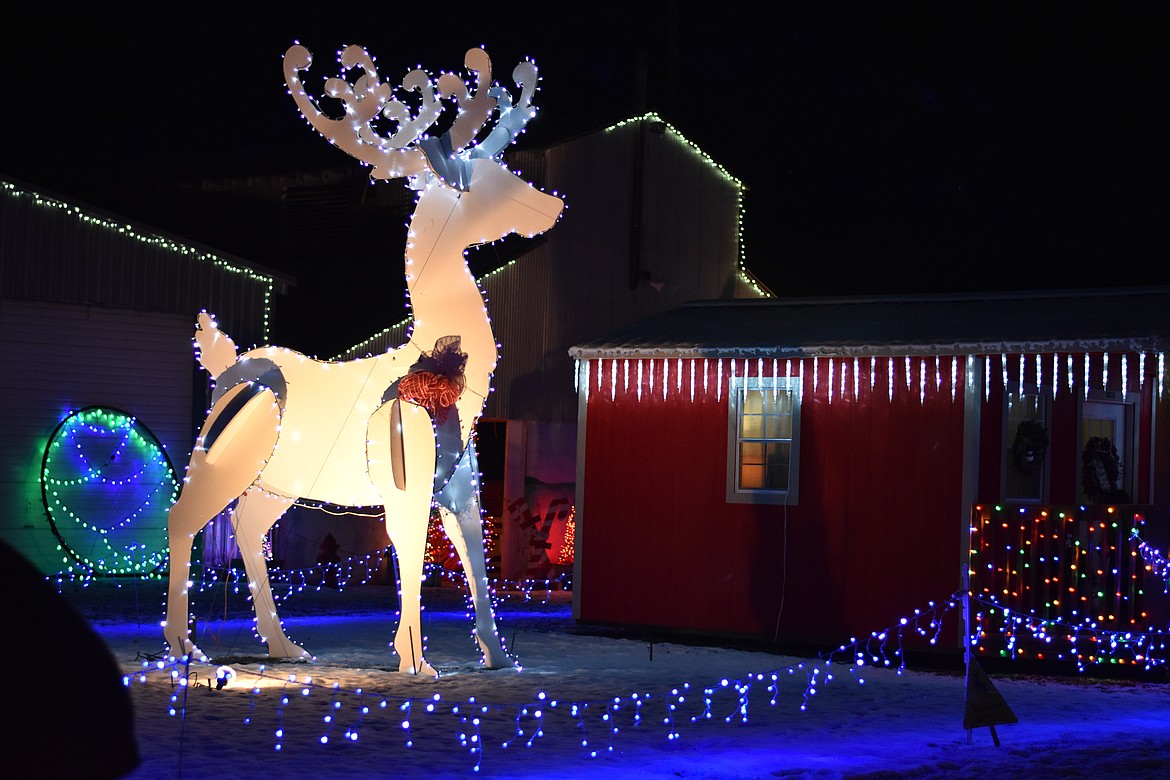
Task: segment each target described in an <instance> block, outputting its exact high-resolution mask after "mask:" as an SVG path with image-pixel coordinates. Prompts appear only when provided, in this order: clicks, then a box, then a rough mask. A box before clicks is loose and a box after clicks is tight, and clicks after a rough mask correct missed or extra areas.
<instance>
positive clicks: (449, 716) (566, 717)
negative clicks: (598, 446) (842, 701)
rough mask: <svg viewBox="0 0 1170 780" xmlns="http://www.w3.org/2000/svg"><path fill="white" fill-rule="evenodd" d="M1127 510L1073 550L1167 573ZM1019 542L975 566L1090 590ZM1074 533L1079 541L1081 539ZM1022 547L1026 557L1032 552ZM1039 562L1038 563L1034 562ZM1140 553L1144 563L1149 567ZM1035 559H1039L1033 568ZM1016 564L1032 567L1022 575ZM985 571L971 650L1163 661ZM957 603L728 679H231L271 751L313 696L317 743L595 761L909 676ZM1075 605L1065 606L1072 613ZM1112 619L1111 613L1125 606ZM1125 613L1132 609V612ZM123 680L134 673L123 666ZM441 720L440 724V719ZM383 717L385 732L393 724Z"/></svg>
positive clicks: (1145, 639)
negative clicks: (421, 688) (890, 676)
mask: <svg viewBox="0 0 1170 780" xmlns="http://www.w3.org/2000/svg"><path fill="white" fill-rule="evenodd" d="M986 509H987V510H988V512H987V514H986V516H984V517H982V518H981V517H980V516H978V515H977V516H976V518H975V521H974V525H973V529H975V530H977V529H978V528H980V527H981V526H983V524H984V523H983V521H986V523H987V525H989V526H995V527H996V529H997V530H998V531H1001V532H1004V531H1011V532H1012V534H1017V535H1018V534H1020V533H1021V531H1020V530H1019V525H1020V523H1021V521H1026V522H1024V523H1023V527H1024V528H1025V529H1026V530H1027V532H1028V535H1029V538H1031V535H1033V534H1034V535H1035V539H1036V540H1043V539H1046V538H1047V536H1045V534H1047V535H1051V533H1050V531H1046V532H1041V531H1039V530H1036V529H1035V528H1033V526H1043V525H1045V524H1046V523H1053V524H1055V525H1056V527H1057V528H1058V529H1060V528H1061V527H1063V525H1065V524H1067V525H1076V524H1077V523H1075V522H1071V521H1068V520H1066V518H1065V517H1063V516H1061V515H1060V513H1059V512H1053V511H1052V510H1050V509H1044V508H1036V507H1032V508H1031V509H1030V510H1028V511H1026V512H1020V511H1018V510H1017V509H1012V510H1011V513H1010V514H1009V515H1007V517H1010V518H1011V520H1010V521H1009V520H1007V519H1006V518H1005V517H1004V516H1003V515H1002V513H1003V512H1004V508H1003V507H994V508H993V507H988V508H986ZM1081 509H1082V510H1085V508H1081ZM1094 509H1095V510H1096V512H1097V514H1096V515H1094V516H1095V517H1098V516H1099V517H1104V518H1115V517H1116V516H1117V510H1116V509H1115V508H1112V507H1108V508H1105V507H1098V508H1094ZM992 510H999V512H1000V513H1001V514H999V515H997V514H995V512H994V511H992ZM1085 511H1087V510H1085ZM1015 515H1019V516H1020V517H1015ZM1033 515H1034V516H1033ZM1132 519H1133V520H1134V525H1133V527H1132V528H1128V527H1126V523H1124V522H1122V521H1121V519H1120V518H1118V519H1116V520H1101V519H1097V520H1096V521H1095V522H1094V523H1092V524H1089V523H1087V521H1086V523H1084V524H1082V525H1085V526H1086V527H1087V528H1088V529H1089V531H1090V532H1089V533H1088V535H1087V536H1086V538H1084V539H1080V540H1074V542H1073V543H1070V545H1069V546H1070V548H1071V550H1072V552H1071V553H1070V556H1071V558H1070V559H1071V560H1072V561H1079V562H1080V563H1081V564H1083V563H1088V562H1089V561H1097V560H1098V558H1101V556H1106V555H1112V556H1114V558H1116V559H1117V560H1128V561H1131V562H1132V561H1134V560H1138V561H1139V562H1138V564H1136V565H1137V566H1138V567H1139V568H1141V569H1142V571H1144V572H1146V573H1147V574H1153V575H1157V576H1158V577H1159V578H1160V579H1161V580H1162V581H1163V584H1164V583H1165V582H1166V581H1167V580H1168V579H1170V562H1168V561H1167V559H1166V557H1165V556H1164V555H1163V554H1162V553H1160V552H1159V551H1157V550H1156V549H1154V548H1153V547H1152V546H1150V545H1149V544H1147V543H1146V542H1145V541H1144V540H1142V539H1141V537H1140V528H1141V524H1142V518H1141V517H1140V516H1134V518H1132ZM1037 520H1038V521H1039V522H1036V521H1037ZM1102 523H1104V527H1102ZM1114 523H1116V525H1114ZM1061 538H1062V539H1063V538H1064V537H1063V536H1061ZM1017 540H1018V536H1011V535H1009V536H1008V537H1004V536H1003V534H1002V533H1001V534H1000V535H998V536H997V535H996V534H992V533H986V532H985V533H984V534H982V535H981V534H978V533H973V541H972V571H973V572H974V571H975V570H976V569H978V568H979V567H980V565H984V562H985V561H993V563H992V567H993V568H995V567H996V566H997V565H998V566H999V568H1000V569H1001V571H1000V572H999V574H1000V577H1001V579H1000V580H997V581H996V583H997V585H999V586H1002V585H1004V584H1006V585H1007V591H1008V595H1011V594H1012V593H1013V588H1014V589H1015V591H1014V592H1015V593H1017V594H1019V593H1032V592H1033V590H1032V589H1033V587H1034V586H1035V584H1036V583H1041V584H1044V579H1045V577H1044V575H1045V573H1047V574H1048V578H1049V579H1051V573H1052V572H1051V571H1050V570H1048V569H1043V567H1042V566H1040V565H1039V564H1041V563H1056V564H1058V566H1057V568H1058V569H1069V570H1070V571H1074V572H1077V575H1076V577H1074V578H1072V579H1066V580H1061V581H1060V584H1061V587H1063V588H1065V592H1068V590H1067V589H1068V588H1069V587H1070V583H1071V586H1072V587H1073V588H1074V592H1077V593H1081V591H1078V590H1077V588H1081V589H1082V591H1083V590H1084V588H1087V587H1090V586H1092V587H1098V586H1099V583H1097V581H1095V580H1094V579H1093V576H1092V572H1089V571H1085V572H1083V573H1084V575H1085V576H1084V577H1083V578H1081V577H1080V574H1081V573H1082V572H1081V569H1080V568H1074V567H1076V566H1078V565H1079V564H1075V563H1070V562H1069V561H1066V560H1065V559H1063V558H1062V559H1061V560H1059V561H1051V560H1050V558H1051V557H1052V553H1051V550H1050V549H1049V548H1045V547H1043V545H1041V544H1038V543H1036V542H1035V541H1033V542H1032V543H1027V544H1017V543H1015V542H1016V541H1017ZM1116 540H1122V541H1125V542H1127V543H1129V544H1131V546H1132V547H1134V548H1136V549H1133V550H1130V549H1128V548H1124V549H1118V548H1117V545H1116V544H1112V545H1111V544H1110V543H1109V542H1111V541H1116ZM1027 541H1028V539H1025V542H1027ZM1077 541H1079V542H1080V543H1079V544H1077V543H1075V542H1077ZM1062 543H1063V542H1062ZM993 544H994V545H996V547H995V549H994V552H995V554H994V555H989V552H991V551H992V545H993ZM1020 548H1024V553H1025V554H1024V555H1021V552H1020ZM1082 548H1084V549H1082ZM1130 553H1132V555H1131V554H1130ZM1139 555H1140V559H1138V556H1139ZM1094 556H1097V557H1094ZM1020 559H1026V561H1027V564H1026V565H1025V563H1022V562H1021V560H1020ZM1040 559H1044V560H1043V561H1041V560H1040ZM1033 561H1035V562H1036V565H1035V567H1034V566H1033ZM1141 561H1144V562H1145V563H1144V566H1143V565H1142V564H1141ZM996 562H998V564H997V563H996ZM1033 568H1036V569H1037V570H1038V571H1036V572H1032V569H1033ZM1041 570H1042V571H1041ZM1102 571H1104V570H1103V569H1102ZM1021 572H1029V574H1028V576H1027V577H1025V576H1023V575H1021ZM1119 574H1120V575H1121V576H1118V577H1116V579H1117V580H1118V581H1123V580H1127V578H1129V579H1132V574H1125V573H1124V572H1120V570H1119ZM1004 578H1006V579H1004ZM988 582H990V580H989V579H988V577H987V575H986V574H984V575H983V579H982V580H980V579H979V578H978V577H977V576H973V577H972V590H971V591H970V592H969V594H968V595H967V597H966V605H967V607H968V610H969V611H970V613H971V616H972V626H973V628H974V631H973V634H972V636H971V637H970V638H969V641H970V646H971V648H972V650H973V651H975V652H985V653H992V654H994V653H996V652H997V650H996V647H995V643H996V641H997V638H998V640H1000V641H1002V643H1003V647H1004V650H1003V653H1002V654H1003V656H1004V657H1006V658H1012V659H1015V658H1025V657H1040V656H1039V654H1038V653H1032V652H1031V651H1029V652H1027V653H1025V652H1024V646H1025V645H1027V644H1029V643H1031V644H1036V643H1039V645H1040V646H1041V647H1044V648H1047V649H1046V650H1044V651H1042V652H1044V653H1045V655H1043V656H1042V657H1043V658H1044V659H1047V660H1054V661H1061V662H1068V661H1070V660H1071V661H1073V662H1074V663H1075V664H1076V668H1077V669H1078V670H1079V671H1082V672H1084V671H1086V670H1087V669H1088V668H1089V667H1090V666H1093V665H1102V664H1112V663H1127V664H1144V665H1145V668H1151V667H1153V666H1156V665H1159V664H1161V663H1164V661H1165V632H1162V631H1149V630H1147V631H1140V630H1136V629H1135V630H1115V629H1113V628H1109V627H1106V626H1103V625H1102V624H1101V622H1100V621H1098V620H1097V619H1096V616H1095V615H1090V616H1084V614H1083V613H1085V612H1086V611H1088V612H1095V611H1097V610H1098V609H1099V607H1100V605H1099V604H1093V603H1092V599H1090V598H1089V595H1088V591H1084V601H1081V596H1080V595H1078V596H1077V599H1076V600H1077V603H1078V604H1080V605H1081V606H1080V607H1078V608H1077V610H1076V612H1077V614H1078V615H1081V618H1080V619H1078V620H1070V619H1064V618H1061V617H1059V616H1057V615H1055V613H1053V614H1052V615H1050V616H1049V617H1044V616H1042V615H1039V614H1031V613H1027V612H1024V611H1022V610H1017V609H1013V608H1011V607H1006V606H1004V605H1003V604H1002V603H1000V601H999V600H998V596H997V595H994V594H988V593H986V592H984V590H983V589H982V587H983V585H985V584H987V583H988ZM1081 583H1083V584H1081ZM1049 584H1051V583H1049ZM1001 589H1002V588H1001ZM1100 593H1101V594H1102V595H1101V596H1100V597H1099V598H1104V591H1100ZM1117 593H1120V591H1115V592H1114V598H1115V599H1116V597H1117V596H1116V594H1117ZM998 595H1002V594H998ZM963 605H964V597H963V594H962V593H956V594H953V595H952V596H951V597H950V598H948V599H946V600H944V601H941V602H937V603H936V602H930V603H928V605H927V607H926V608H924V609H918V610H915V611H914V612H913V613H912V614H910V615H908V616H906V617H905V618H903V619H901V620H899V621H898V622H897V623H896V624H894V625H892V626H889V627H887V628H885V629H883V630H880V631H874V632H872V633H871V634H869V636H866V637H862V638H851V639H850V640H849V642H847V643H845V644H842V645H840V646H839V647H838V648H837V649H835V650H834V651H832V652H830V653H827V654H823V655H821V656H820V657H818V658H816V659H803V660H798V661H795V662H792V663H789V664H786V665H784V666H781V667H779V668H775V669H770V670H767V671H761V672H755V673H751V674H747V675H745V676H743V677H740V678H732V677H725V678H722V679H719V680H718V681H716V682H715V683H713V684H710V685H705V686H704V685H695V684H693V683H691V682H684V683H681V684H679V685H676V686H673V687H671V688H669V690H663V691H634V692H625V693H622V694H620V695H614V696H610V697H605V698H600V699H598V700H595V701H568V700H565V699H563V698H558V697H556V696H554V695H553V694H552V692H551V691H547V690H541V691H538V692H537V693H536V694H535V695H534V696H533V697H532V699H531V700H528V701H521V702H510V703H502V702H497V703H490V702H486V701H483V700H482V699H481V698H479V697H474V696H473V697H469V698H468V699H467V700H466V701H450V700H448V699H447V698H445V697H444V696H443V695H442V694H440V693H435V692H433V690H432V691H430V692H428V693H427V694H426V695H424V696H422V697H415V696H398V695H394V694H389V693H377V692H372V691H369V690H366V689H362V688H357V689H355V690H352V691H351V690H346V689H344V688H342V687H341V686H340V685H339V684H337V683H325V682H317V681H314V680H313V678H311V677H306V678H303V679H298V677H297V676H296V675H295V674H293V675H288V676H286V677H283V678H282V677H277V676H274V675H272V674H270V672H269V671H268V670H267V669H266V668H265V667H264V666H259V668H258V670H257V671H256V672H253V673H248V672H242V671H238V672H236V679H237V680H238V679H240V678H248V677H254V678H255V679H254V681H253V682H252V685H251V688H250V691H249V693H248V696H249V710H248V712H249V714H248V716H247V717H246V718H245V720H244V722H245V724H251V723H253V721H254V719H255V716H256V714H257V713H258V712H260V711H261V708H262V705H263V704H264V703H265V702H268V701H270V700H271V698H272V695H273V693H274V692H275V693H276V701H275V709H276V713H275V716H276V723H277V728H276V729H275V730H274V736H275V739H274V742H273V749H274V750H276V751H281V750H283V748H284V745H285V742H284V740H285V736H286V735H285V731H284V727H283V723H284V722H285V715H286V713H287V711H288V710H289V708H292V707H305V706H316V707H319V708H320V712H321V723H322V728H321V729H320V732H319V733H318V734H317V735H316V736H315V737H314V738H315V739H316V740H317V741H318V742H320V743H321V744H326V743H329V742H331V741H334V739H333V736H334V735H335V734H336V733H337V732H338V731H339V730H341V728H342V724H345V730H344V732H343V734H344V739H343V740H341V741H342V742H344V743H346V744H355V745H356V744H363V743H362V741H361V739H360V734H361V733H362V732H363V731H364V730H365V729H366V728H367V727H369V728H375V729H377V728H378V727H379V724H378V720H379V718H384V717H387V716H389V717H390V718H391V720H392V723H391V724H390V725H392V727H393V728H392V731H393V732H394V733H396V734H399V735H400V739H401V745H402V746H403V747H406V748H410V747H413V746H414V745H415V744H416V740H418V739H423V738H425V739H427V740H428V741H429V740H432V739H436V738H441V739H450V740H452V743H453V744H455V745H458V746H459V748H460V749H461V750H464V751H466V752H467V754H468V757H469V761H470V762H471V764H470V767H469V768H470V771H472V772H478V771H480V770H481V767H482V765H483V761H484V753H485V751H486V750H489V749H499V750H508V749H516V748H524V749H536V748H539V746H540V745H541V744H542V742H543V741H544V740H545V739H546V738H548V739H554V740H561V739H564V738H566V736H568V737H569V738H571V739H573V740H575V741H576V742H577V743H578V744H579V745H580V751H581V753H580V754H581V756H582V757H584V758H587V759H588V758H597V757H599V756H601V755H603V754H607V753H612V752H613V751H615V750H616V749H617V748H618V747H620V742H621V738H622V735H623V734H625V733H629V732H638V733H642V734H646V733H647V732H651V733H657V731H658V730H659V729H661V732H662V735H663V736H664V737H665V739H666V740H667V742H675V741H677V740H680V739H683V738H684V732H686V733H687V734H689V733H692V732H693V730H694V729H695V728H699V727H700V726H702V724H705V723H719V722H722V723H725V724H728V725H732V724H739V725H742V724H746V723H748V722H749V719H750V717H751V715H752V712H753V709H758V708H761V707H762V708H763V709H764V711H770V710H771V711H774V710H775V708H777V707H779V706H781V704H782V703H783V701H784V700H785V695H786V693H791V694H792V695H793V697H794V698H795V700H796V703H797V708H798V709H799V710H800V711H802V712H803V711H807V710H808V709H809V708H811V707H812V706H813V704H814V703H815V700H816V697H817V696H819V695H823V694H824V692H825V690H826V689H827V688H828V686H829V685H830V684H831V683H834V682H837V681H838V680H839V679H845V680H847V681H852V682H854V683H855V684H857V685H864V684H865V683H866V679H867V677H866V675H865V670H866V668H867V667H868V668H869V669H875V668H876V669H889V670H892V671H894V672H895V673H896V674H897V675H901V674H903V672H904V671H905V669H906V664H907V659H906V650H907V647H908V645H909V644H913V645H915V646H922V645H923V644H925V645H929V646H938V645H939V644H940V642H943V641H944V637H947V636H950V629H951V628H954V624H953V623H951V621H950V618H951V616H953V615H956V614H957V613H960V612H961V609H960V608H961V607H962V606H963ZM1060 606H1061V605H1059V604H1051V603H1049V604H1048V608H1049V609H1058V608H1059V607H1060ZM1072 611H1073V610H1072V609H1071V608H1069V609H1068V612H1070V613H1071V612H1072ZM1127 614H1129V613H1127ZM1138 614H1140V610H1139V613H1138ZM1113 617H1114V619H1116V618H1117V615H1114V616H1113ZM993 618H994V619H995V620H999V621H1001V622H1002V626H1001V627H999V628H996V627H995V626H993V623H994V620H993ZM1128 619H1135V620H1136V617H1132V618H1127V620H1128ZM1062 643H1068V644H1067V649H1062V648H1060V647H1059V645H1061V644H1062ZM184 663H185V659H181V660H180V661H178V662H175V661H172V662H170V664H168V663H166V662H148V663H144V664H143V670H142V672H141V673H139V674H137V675H135V676H134V679H135V680H137V681H138V682H140V683H147V682H149V680H150V678H151V676H152V675H153V674H154V673H155V672H163V673H166V672H168V671H170V670H172V668H176V669H177V668H179V667H180V666H181V664H184ZM170 674H171V676H172V678H173V680H174V681H175V682H173V683H172V684H173V685H183V686H185V685H187V684H188V683H187V682H186V681H187V680H188V677H189V675H185V674H183V673H181V672H180V671H170ZM786 681H791V682H792V683H795V685H796V688H795V690H789V691H787V692H786V691H785V690H784V687H783V686H785V685H786V684H787V682H786ZM126 682H127V684H129V682H130V678H129V677H127V678H126ZM209 684H210V681H209ZM175 695H176V696H177V695H178V693H176V694H175ZM177 701H178V699H175V701H174V702H172V708H171V713H172V715H176V716H178V715H179V714H181V713H182V712H185V710H184V709H179V708H178V707H175V706H174V704H175V703H176V702H177ZM184 701H185V700H184ZM443 723H447V724H449V725H450V726H451V730H450V731H449V732H448V731H445V730H444V729H443V728H442V725H443ZM424 726H425V728H423V727H424ZM436 726H438V727H439V728H437V729H436ZM382 728H383V732H384V729H385V726H382ZM428 746H430V744H429V742H428Z"/></svg>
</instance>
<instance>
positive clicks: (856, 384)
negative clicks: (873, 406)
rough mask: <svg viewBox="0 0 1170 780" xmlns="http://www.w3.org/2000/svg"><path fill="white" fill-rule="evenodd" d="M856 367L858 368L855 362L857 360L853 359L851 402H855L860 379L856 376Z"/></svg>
mask: <svg viewBox="0 0 1170 780" xmlns="http://www.w3.org/2000/svg"><path fill="white" fill-rule="evenodd" d="M857 367H858V360H857V358H853V400H854V401H856V400H857V393H858V391H859V382H860V377H859V376H858V373H857Z"/></svg>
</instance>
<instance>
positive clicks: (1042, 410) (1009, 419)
mask: <svg viewBox="0 0 1170 780" xmlns="http://www.w3.org/2000/svg"><path fill="white" fill-rule="evenodd" d="M1048 395H1049V393H1048V391H1046V390H1045V389H1043V388H1038V387H1036V386H1035V385H1023V386H1021V385H1019V384H1017V383H1010V384H1009V385H1008V387H1007V388H1006V392H1005V393H1004V406H1005V408H1004V416H1003V419H1004V435H1003V442H1004V443H1003V446H1004V458H1003V497H1004V499H1005V500H1007V501H1047V500H1048V473H1049V469H1048V430H1049V428H1050V423H1049V407H1048Z"/></svg>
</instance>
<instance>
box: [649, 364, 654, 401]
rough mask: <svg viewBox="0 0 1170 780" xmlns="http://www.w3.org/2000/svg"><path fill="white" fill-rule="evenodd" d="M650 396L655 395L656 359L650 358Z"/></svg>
mask: <svg viewBox="0 0 1170 780" xmlns="http://www.w3.org/2000/svg"><path fill="white" fill-rule="evenodd" d="M649 363H650V395H654V358H650V360H649Z"/></svg>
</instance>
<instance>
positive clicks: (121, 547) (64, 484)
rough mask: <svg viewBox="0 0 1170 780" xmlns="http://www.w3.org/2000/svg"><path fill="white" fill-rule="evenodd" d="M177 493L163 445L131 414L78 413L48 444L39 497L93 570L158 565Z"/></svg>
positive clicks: (64, 539)
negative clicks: (169, 515)
mask: <svg viewBox="0 0 1170 780" xmlns="http://www.w3.org/2000/svg"><path fill="white" fill-rule="evenodd" d="M178 497H179V480H178V479H176V478H175V470H174V468H173V467H172V466H171V462H170V459H169V458H168V457H167V455H166V452H165V451H164V450H163V448H162V445H161V444H160V443H159V441H158V439H156V438H155V436H154V434H152V433H151V432H150V430H148V429H147V427H146V426H145V425H143V424H142V423H141V422H139V421H138V420H136V419H135V418H134V417H131V416H130V415H128V414H126V413H125V412H120V411H118V410H116V409H110V408H107V407H99V406H91V407H88V408H85V409H82V410H81V411H78V412H73V413H72V414H70V415H69V416H68V417H66V418H65V419H64V420H63V421H62V422H61V424H60V425H58V426H57V428H56V430H54V431H53V435H52V436H50V437H49V442H48V444H47V445H46V446H45V454H44V458H43V460H42V462H41V498H42V500H43V501H44V504H45V512H46V513H47V514H48V517H49V525H50V526H52V529H53V533H54V534H55V535H56V536H57V539H58V540H59V541H60V543H61V549H62V551H64V552H65V553H66V554H67V555H68V556H69V557H71V558H73V560H75V561H76V562H77V563H78V564H80V565H81V566H82V567H84V568H85V569H87V570H88V571H90V572H92V573H94V574H135V575H148V574H152V573H154V572H155V571H156V570H157V569H159V568H160V567H161V566H162V564H163V563H164V561H165V560H166V557H167V551H168V546H167V511H168V510H169V509H170V508H171V504H173V503H175V499H177V498H178ZM66 562H68V559H66Z"/></svg>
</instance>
